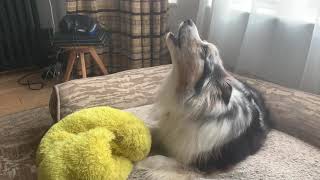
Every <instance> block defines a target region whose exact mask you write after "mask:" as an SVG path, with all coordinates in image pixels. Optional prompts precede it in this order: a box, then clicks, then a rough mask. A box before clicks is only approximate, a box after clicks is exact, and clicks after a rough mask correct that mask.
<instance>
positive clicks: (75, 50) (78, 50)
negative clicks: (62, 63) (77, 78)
mask: <svg viewBox="0 0 320 180" xmlns="http://www.w3.org/2000/svg"><path fill="white" fill-rule="evenodd" d="M64 49H67V50H68V51H70V52H69V58H68V65H67V69H66V72H65V74H64V79H63V81H64V82H66V81H69V80H70V75H71V72H72V69H73V65H74V62H75V60H76V59H77V54H79V55H80V63H81V71H82V78H86V77H87V70H86V63H85V59H84V53H90V55H91V56H92V59H93V60H94V61H95V62H96V64H97V65H98V67H99V69H100V70H101V72H102V73H103V74H104V75H107V74H108V71H107V69H106V67H105V65H104V64H103V62H102V60H101V59H100V57H99V55H98V54H97V52H96V49H95V48H94V47H90V46H77V47H64Z"/></svg>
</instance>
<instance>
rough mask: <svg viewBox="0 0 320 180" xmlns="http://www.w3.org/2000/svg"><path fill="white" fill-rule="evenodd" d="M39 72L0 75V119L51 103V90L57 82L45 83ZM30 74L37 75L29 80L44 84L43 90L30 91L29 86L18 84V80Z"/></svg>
mask: <svg viewBox="0 0 320 180" xmlns="http://www.w3.org/2000/svg"><path fill="white" fill-rule="evenodd" d="M37 71H38V70H27V71H24V72H13V73H12V72H9V73H2V74H0V117H1V116H5V115H8V114H13V113H16V112H20V111H24V110H28V109H32V108H36V107H42V106H46V105H48V103H49V97H50V94H51V89H52V87H53V85H54V84H55V83H56V81H54V80H51V81H43V80H42V79H41V73H40V72H39V73H36V72H37ZM28 73H36V74H34V75H32V76H30V77H28V78H27V79H29V80H31V81H32V82H39V81H41V82H44V83H45V84H46V85H45V86H44V88H43V89H41V90H30V89H29V88H28V86H23V85H20V84H18V83H17V80H18V79H19V78H21V77H22V76H24V75H26V74H28Z"/></svg>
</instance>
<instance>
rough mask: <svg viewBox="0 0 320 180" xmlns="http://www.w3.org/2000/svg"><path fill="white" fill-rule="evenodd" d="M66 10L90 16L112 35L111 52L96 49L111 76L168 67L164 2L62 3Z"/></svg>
mask: <svg viewBox="0 0 320 180" xmlns="http://www.w3.org/2000/svg"><path fill="white" fill-rule="evenodd" d="M66 9H67V13H68V14H72V13H79V14H87V15H90V16H91V17H94V18H95V19H97V21H98V22H99V23H100V25H101V26H102V27H104V28H106V29H108V30H109V31H111V32H112V48H111V49H109V48H106V47H97V51H98V54H99V55H101V57H102V59H103V60H104V62H105V63H106V64H107V66H108V70H109V71H110V72H111V73H113V72H117V71H121V70H125V69H133V68H142V67H149V66H156V65H160V64H168V63H170V57H169V55H168V50H167V48H166V44H165V35H166V33H167V32H168V26H167V22H168V21H167V19H168V14H167V11H168V0H66ZM110 53H111V54H112V56H110Z"/></svg>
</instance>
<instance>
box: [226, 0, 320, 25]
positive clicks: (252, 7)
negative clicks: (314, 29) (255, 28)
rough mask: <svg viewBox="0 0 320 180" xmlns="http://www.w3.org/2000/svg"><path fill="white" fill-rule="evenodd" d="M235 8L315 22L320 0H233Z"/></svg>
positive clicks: (232, 3) (233, 7)
mask: <svg viewBox="0 0 320 180" xmlns="http://www.w3.org/2000/svg"><path fill="white" fill-rule="evenodd" d="M229 6H230V7H231V9H233V10H237V11H243V12H248V13H256V14H265V15H271V16H276V17H285V18H291V19H295V20H303V21H305V22H311V23H315V22H316V21H317V17H318V12H320V1H319V0H231V1H230V4H229Z"/></svg>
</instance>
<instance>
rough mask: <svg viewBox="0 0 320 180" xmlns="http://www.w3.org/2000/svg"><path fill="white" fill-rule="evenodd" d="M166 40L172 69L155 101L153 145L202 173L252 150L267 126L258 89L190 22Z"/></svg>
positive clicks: (181, 26) (242, 156)
mask: <svg viewBox="0 0 320 180" xmlns="http://www.w3.org/2000/svg"><path fill="white" fill-rule="evenodd" d="M166 41H167V46H168V49H169V51H170V54H171V59H172V63H173V69H172V71H171V73H170V74H169V77H168V78H167V80H166V81H165V83H164V85H163V86H162V89H161V90H160V94H159V98H158V102H157V103H156V105H155V107H156V110H157V111H156V112H155V113H154V114H155V116H156V118H157V119H158V120H159V124H158V128H157V129H156V131H155V134H154V136H155V137H154V139H155V140H156V141H158V142H156V143H160V145H161V147H162V148H163V149H164V150H165V152H166V153H167V154H166V155H167V156H169V157H172V158H174V159H175V160H177V162H179V163H180V164H183V165H185V166H186V167H193V168H194V169H197V170H199V171H202V172H211V171H212V170H215V169H226V168H228V167H230V166H232V165H234V164H236V163H238V162H240V161H242V160H244V159H245V158H246V157H248V156H249V155H252V154H254V153H256V152H257V151H258V150H259V148H260V147H261V146H262V145H263V142H264V140H265V138H266V135H267V132H268V129H269V121H268V113H267V109H266V107H265V104H264V101H263V98H262V96H261V95H260V93H259V92H258V91H257V90H255V89H253V88H252V87H250V86H249V85H247V84H245V83H243V82H241V81H240V80H238V79H236V78H235V77H233V76H232V75H231V74H230V73H228V72H227V71H226V70H225V68H224V66H223V63H222V60H221V58H220V55H219V52H218V49H217V47H216V46H215V45H213V44H211V43H208V42H206V41H203V40H201V38H200V36H199V34H198V30H197V27H196V26H195V24H194V23H193V22H192V20H186V21H184V22H182V23H181V24H180V27H179V32H178V33H177V34H176V35H174V34H173V33H169V34H168V35H167V39H166ZM153 166H156V165H153ZM162 176H163V177H166V176H165V175H162ZM163 179H165V178H163ZM173 179H174V178H173Z"/></svg>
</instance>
